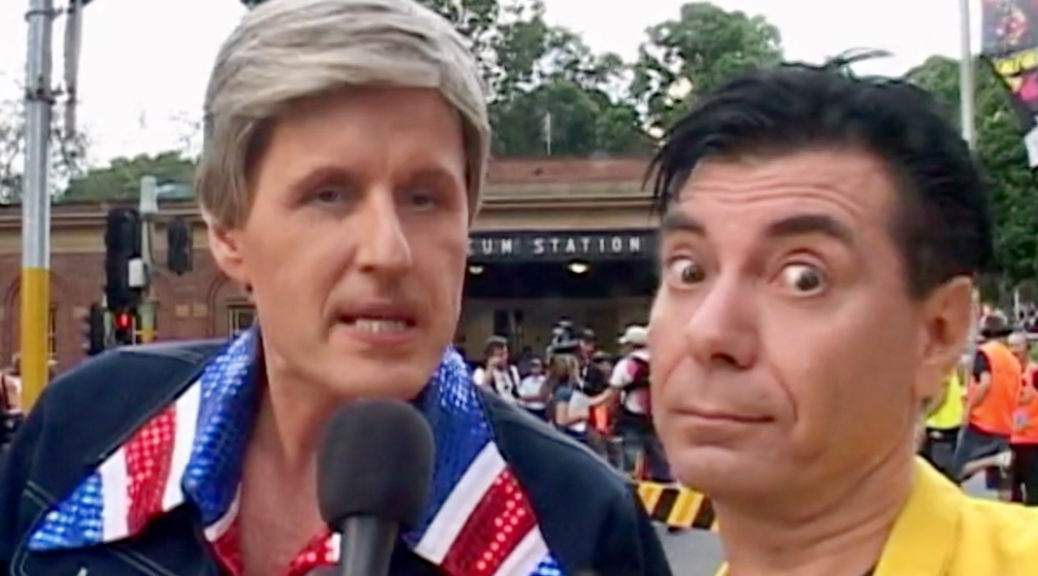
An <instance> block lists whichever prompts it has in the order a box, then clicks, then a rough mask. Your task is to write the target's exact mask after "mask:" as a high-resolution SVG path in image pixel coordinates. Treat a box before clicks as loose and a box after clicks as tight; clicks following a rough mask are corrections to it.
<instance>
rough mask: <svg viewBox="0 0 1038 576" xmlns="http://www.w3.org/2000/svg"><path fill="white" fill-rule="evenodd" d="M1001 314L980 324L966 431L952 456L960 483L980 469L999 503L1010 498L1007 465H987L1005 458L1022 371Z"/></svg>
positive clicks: (986, 318) (1005, 322) (968, 402)
mask: <svg viewBox="0 0 1038 576" xmlns="http://www.w3.org/2000/svg"><path fill="white" fill-rule="evenodd" d="M1012 331H1013V330H1012V328H1011V327H1010V326H1009V322H1008V321H1007V320H1006V317H1005V316H1003V315H1002V314H1000V313H999V314H989V315H987V316H985V317H984V318H983V319H982V320H981V322H980V335H981V337H982V338H983V339H984V343H983V344H981V346H980V347H979V348H978V349H977V353H976V355H975V356H974V359H973V385H971V386H970V387H969V394H968V397H969V398H968V400H967V402H966V421H967V424H966V429H965V430H963V432H962V441H961V442H960V443H959V446H958V447H957V449H956V452H955V470H956V474H958V476H959V479H960V480H963V479H966V478H968V477H969V476H972V475H973V474H975V473H976V472H978V471H980V470H984V472H985V479H986V482H987V488H988V490H996V491H998V496H999V498H1001V499H1002V500H1005V501H1007V502H1008V501H1009V500H1011V499H1012V485H1011V481H1010V475H1009V470H1008V467H1007V466H1001V465H999V464H998V462H997V461H993V462H991V463H990V465H988V464H986V462H987V461H989V460H992V459H993V458H994V457H996V456H999V455H1000V454H1005V455H1007V457H1008V454H1009V451H1010V447H1009V438H1010V436H1011V435H1012V434H1013V412H1014V411H1015V410H1016V405H1017V398H1018V397H1019V394H1020V380H1021V378H1023V369H1022V366H1021V365H1020V361H1019V360H1018V359H1017V358H1016V356H1015V355H1014V354H1013V351H1012V350H1010V349H1009V347H1008V346H1007V345H1006V344H1007V342H1006V339H1007V338H1008V336H1009V335H1010V334H1011V333H1012Z"/></svg>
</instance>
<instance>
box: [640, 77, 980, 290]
mask: <svg viewBox="0 0 1038 576" xmlns="http://www.w3.org/2000/svg"><path fill="white" fill-rule="evenodd" d="M840 146H844V147H847V148H850V149H860V150H862V151H864V152H868V153H871V154H873V155H875V156H876V157H877V158H879V159H880V160H881V161H883V162H884V164H885V165H886V166H887V167H888V169H889V170H890V174H891V176H892V177H894V178H895V180H896V181H897V182H898V183H899V188H900V190H899V192H900V193H901V194H900V202H899V206H898V209H897V214H896V216H895V217H894V219H893V221H892V222H891V233H892V236H893V238H894V240H895V242H897V243H898V245H899V247H900V248H901V252H902V259H903V264H904V267H905V270H906V274H907V279H906V284H907V288H908V290H909V292H910V294H911V295H912V296H913V297H923V296H925V295H927V294H929V293H930V291H931V290H933V289H934V288H936V287H937V286H939V285H941V284H942V283H944V282H946V281H947V280H949V279H951V278H953V277H955V276H960V275H971V276H972V275H974V274H977V273H979V272H982V271H984V270H985V269H986V268H987V267H988V266H990V265H991V264H992V261H993V258H994V256H993V253H994V248H993V240H992V225H991V215H990V206H989V203H988V197H987V192H986V188H985V185H984V183H983V182H982V179H981V176H980V173H979V170H978V168H977V167H976V165H975V164H974V162H973V159H972V156H971V153H970V150H969V148H968V147H967V145H966V143H965V142H964V141H963V139H962V138H961V136H960V135H959V134H958V133H957V132H956V130H955V128H954V127H953V126H952V125H951V124H950V123H949V122H947V121H946V120H945V119H944V117H943V110H942V109H941V108H940V107H939V106H938V104H937V102H936V100H934V99H933V98H932V97H931V96H930V95H929V94H928V93H927V92H925V91H924V90H922V89H920V88H918V87H916V86H914V85H912V84H910V83H908V82H906V81H902V80H894V79H889V78H858V77H854V76H853V75H851V74H850V73H849V72H846V71H843V70H842V67H840V66H831V65H830V66H808V65H803V64H787V65H783V66H779V67H776V68H772V69H768V70H761V71H757V72H753V73H750V74H748V75H745V76H742V77H740V78H737V79H734V80H732V81H730V82H728V83H727V84H725V85H723V86H721V87H720V88H719V89H717V90H715V91H714V92H712V93H710V94H707V95H706V96H704V97H702V98H701V99H700V100H699V101H698V102H697V103H696V105H695V106H694V108H693V109H692V111H691V112H689V113H688V114H687V115H686V116H684V117H683V118H682V119H680V120H679V121H678V122H677V123H676V124H675V125H674V126H673V127H672V128H671V129H670V130H669V131H668V132H667V133H666V135H665V136H664V143H663V146H662V148H661V149H660V150H659V151H658V152H657V154H656V157H655V158H654V159H653V161H652V164H651V165H650V169H649V175H648V178H647V180H651V181H652V182H651V184H652V191H653V195H654V197H655V201H656V207H657V209H659V210H660V211H661V212H665V211H666V210H667V208H668V207H669V205H670V203H671V202H673V201H674V200H676V199H677V196H678V194H679V192H680V190H681V188H682V187H683V186H684V185H685V184H686V182H687V181H688V179H689V176H690V175H691V174H692V171H693V170H694V169H695V168H696V166H697V165H698V164H699V163H700V162H702V161H703V160H705V159H707V158H716V157H721V158H725V157H738V156H741V155H744V154H765V155H772V156H775V155H784V154H789V153H793V152H798V151H803V150H805V149H810V148H815V147H840Z"/></svg>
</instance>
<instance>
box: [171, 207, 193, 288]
mask: <svg viewBox="0 0 1038 576" xmlns="http://www.w3.org/2000/svg"><path fill="white" fill-rule="evenodd" d="M166 244H167V247H166V259H167V267H168V268H169V271H170V272H172V273H174V274H176V275H178V276H179V275H181V274H183V273H185V272H190V271H191V267H192V266H191V265H192V252H193V249H194V246H193V241H192V238H191V224H190V223H188V222H187V221H186V220H184V219H183V218H174V219H172V220H170V221H169V225H168V227H167V228H166Z"/></svg>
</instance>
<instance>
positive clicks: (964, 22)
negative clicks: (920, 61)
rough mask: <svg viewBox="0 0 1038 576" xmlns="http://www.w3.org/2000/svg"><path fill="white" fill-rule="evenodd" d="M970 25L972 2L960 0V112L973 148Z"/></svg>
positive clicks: (973, 87) (966, 137)
mask: <svg viewBox="0 0 1038 576" xmlns="http://www.w3.org/2000/svg"><path fill="white" fill-rule="evenodd" d="M972 33H973V30H972V27H971V24H970V0H959V42H960V43H959V48H960V54H959V101H960V102H961V105H960V107H959V112H960V114H961V116H962V138H963V140H965V141H966V143H967V144H969V146H970V148H973V147H974V146H976V144H977V135H976V129H975V124H974V122H975V120H974V116H975V109H976V80H975V78H974V66H973V46H972V44H971V42H970V38H971V37H972Z"/></svg>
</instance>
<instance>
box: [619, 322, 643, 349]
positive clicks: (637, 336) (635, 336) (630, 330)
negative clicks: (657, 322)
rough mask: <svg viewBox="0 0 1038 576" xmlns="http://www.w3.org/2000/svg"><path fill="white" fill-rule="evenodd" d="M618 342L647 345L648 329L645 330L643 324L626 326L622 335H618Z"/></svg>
mask: <svg viewBox="0 0 1038 576" xmlns="http://www.w3.org/2000/svg"><path fill="white" fill-rule="evenodd" d="M618 342H620V344H623V345H628V344H629V345H631V346H648V345H649V331H648V330H646V328H645V326H638V325H632V326H628V327H627V329H626V330H624V333H623V336H620V339H619V340H618Z"/></svg>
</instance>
